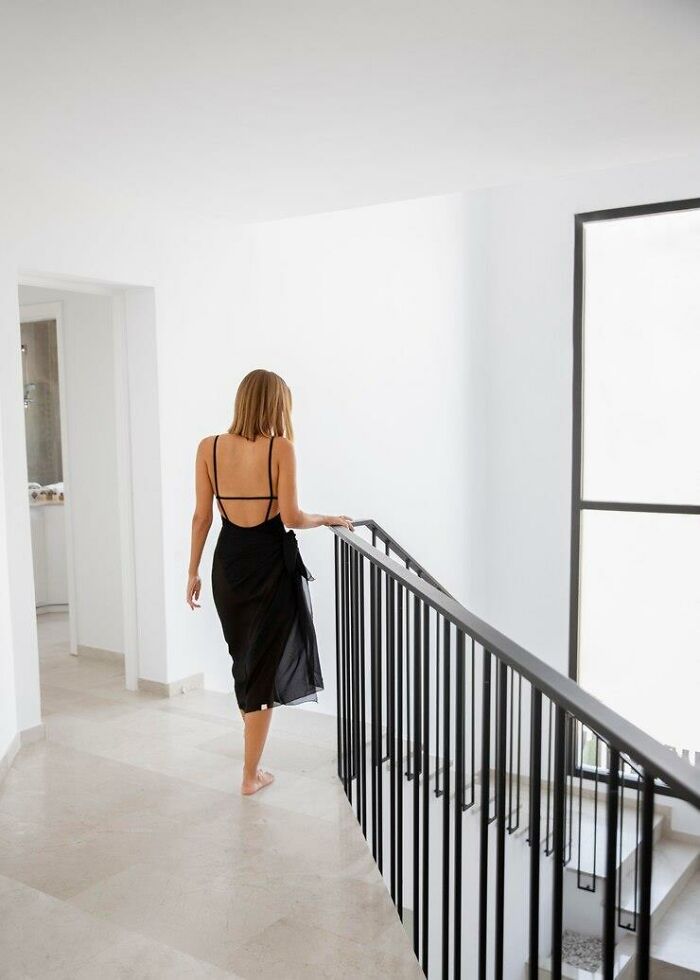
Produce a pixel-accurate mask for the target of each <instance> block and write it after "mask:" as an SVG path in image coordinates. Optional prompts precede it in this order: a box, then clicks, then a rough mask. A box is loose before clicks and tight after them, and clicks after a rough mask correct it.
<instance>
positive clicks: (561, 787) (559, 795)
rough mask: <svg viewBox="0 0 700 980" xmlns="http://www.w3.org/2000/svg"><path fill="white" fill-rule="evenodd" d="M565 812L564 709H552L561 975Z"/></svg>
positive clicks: (556, 972) (556, 967)
mask: <svg viewBox="0 0 700 980" xmlns="http://www.w3.org/2000/svg"><path fill="white" fill-rule="evenodd" d="M565 814H566V712H565V711H564V709H563V708H562V707H560V706H559V705H556V707H555V709H554V791H553V799H552V853H553V866H552V977H553V978H554V980H560V978H561V963H562V956H561V945H562V933H563V921H564V841H565V836H564V819H565Z"/></svg>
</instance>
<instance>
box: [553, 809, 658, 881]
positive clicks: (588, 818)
mask: <svg viewBox="0 0 700 980" xmlns="http://www.w3.org/2000/svg"><path fill="white" fill-rule="evenodd" d="M629 809H630V814H629V817H627V818H626V819H625V820H624V821H623V826H622V841H621V846H620V842H618V854H617V861H616V867H619V866H620V864H622V871H623V875H624V874H625V873H626V872H627V870H628V869H629V867H630V866H631V865H634V854H635V851H636V850H637V846H638V841H637V826H636V821H635V819H634V809H633V808H632V807H630V808H629ZM574 814H575V810H574ZM664 824H665V817H664V815H663V814H662V813H655V814H654V841H655V843H656V844H658V842H659V839H660V838H661V833H662V831H663V828H664ZM594 837H595V838H596V861H595V873H596V877H597V878H602V877H604V874H605V842H606V813H605V805H604V804H603V806H601V804H600V801H599V803H598V812H597V817H596V814H595V811H594V809H593V804H592V803H591V802H590V801H584V806H583V809H582V819H581V841H580V843H581V860H580V862H579V859H578V843H577V841H578V818H577V817H576V815H574V845H573V848H574V853H573V855H572V859H571V861H570V863H569V864H568V865H567V866H566V867H567V870H568V871H570V872H575V871H577V870H578V869H579V868H580V871H581V873H582V874H585V875H589V876H590V877H591V878H592V877H593V845H594Z"/></svg>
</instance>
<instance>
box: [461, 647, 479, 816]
mask: <svg viewBox="0 0 700 980" xmlns="http://www.w3.org/2000/svg"><path fill="white" fill-rule="evenodd" d="M475 661H476V654H475V652H474V637H471V671H472V676H471V695H470V697H471V705H470V714H469V764H470V766H471V776H470V780H469V781H470V783H471V791H470V797H469V803H466V802H465V789H464V783H463V784H462V799H461V801H460V805H461V807H462V809H463V810H468V809H469V808H470V807H473V806H474V804H475V802H476V789H475V787H474V783H475V780H476V666H475ZM462 741H464V727H462Z"/></svg>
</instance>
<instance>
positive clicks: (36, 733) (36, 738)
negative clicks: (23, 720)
mask: <svg viewBox="0 0 700 980" xmlns="http://www.w3.org/2000/svg"><path fill="white" fill-rule="evenodd" d="M42 738H46V725H44V723H43V722H42V723H41V724H40V725H34V726H33V727H32V728H23V729H22V731H21V732H20V733H19V744H20V745H21V746H22V748H24V746H25V745H33V744H34V742H40V741H41V740H42Z"/></svg>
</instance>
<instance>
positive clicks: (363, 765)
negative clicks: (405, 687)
mask: <svg viewBox="0 0 700 980" xmlns="http://www.w3.org/2000/svg"><path fill="white" fill-rule="evenodd" d="M359 562H360V565H359V579H360V736H361V755H360V780H361V782H362V833H363V834H364V835H365V838H366V837H367V721H366V719H367V715H366V705H365V560H364V558H363V557H362V555H359Z"/></svg>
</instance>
